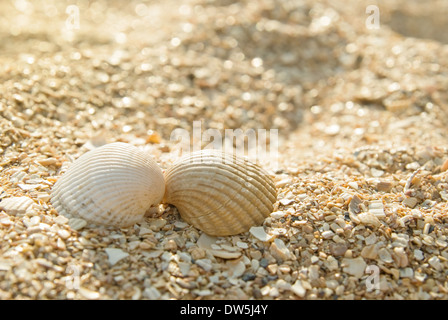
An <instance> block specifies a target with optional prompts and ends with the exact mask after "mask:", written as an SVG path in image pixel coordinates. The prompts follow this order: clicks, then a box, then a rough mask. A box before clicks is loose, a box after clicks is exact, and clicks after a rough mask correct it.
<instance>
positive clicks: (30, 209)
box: [0, 196, 38, 216]
mask: <svg viewBox="0 0 448 320" xmlns="http://www.w3.org/2000/svg"><path fill="white" fill-rule="evenodd" d="M37 207H38V205H37V203H35V202H34V200H33V199H31V198H28V197H26V196H23V197H11V198H5V199H2V200H1V201H0V210H4V211H5V212H6V213H7V214H9V215H13V216H15V215H17V214H19V215H22V214H26V213H27V214H33V213H34V212H35V210H36V209H37Z"/></svg>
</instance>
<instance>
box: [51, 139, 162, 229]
mask: <svg viewBox="0 0 448 320" xmlns="http://www.w3.org/2000/svg"><path fill="white" fill-rule="evenodd" d="M164 190H165V182H164V179H163V174H162V170H161V169H160V168H159V166H158V165H157V163H156V162H155V161H154V160H152V159H151V157H150V156H149V155H148V154H146V153H145V152H143V151H141V150H140V149H138V148H137V147H135V146H133V145H130V144H127V143H121V142H117V143H110V144H107V145H104V146H102V147H99V148H97V149H94V150H91V151H89V152H87V153H85V154H84V155H82V156H81V157H80V158H79V159H77V160H76V161H75V162H74V163H73V164H72V165H71V166H70V167H69V169H68V170H67V172H66V173H65V174H63V175H62V177H61V178H59V180H58V181H57V182H56V184H55V185H54V187H53V189H52V192H51V202H52V204H53V206H54V208H55V209H56V211H57V212H58V213H59V214H61V215H64V216H66V217H68V218H82V219H84V220H86V221H87V222H90V223H94V224H99V225H108V226H115V227H127V226H130V225H133V224H134V223H137V222H139V221H140V220H141V219H142V218H143V216H144V214H145V213H146V211H147V210H148V209H149V208H150V207H151V206H153V205H157V204H159V202H160V201H161V200H162V198H163V193H164Z"/></svg>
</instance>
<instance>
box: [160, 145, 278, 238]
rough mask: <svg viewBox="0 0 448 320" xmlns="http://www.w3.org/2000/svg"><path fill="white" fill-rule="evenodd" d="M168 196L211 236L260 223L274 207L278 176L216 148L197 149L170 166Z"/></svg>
mask: <svg viewBox="0 0 448 320" xmlns="http://www.w3.org/2000/svg"><path fill="white" fill-rule="evenodd" d="M165 182H166V191H165V198H164V201H165V202H166V203H169V204H172V205H174V206H175V207H176V208H177V210H178V211H179V213H180V215H181V217H182V218H183V219H184V220H185V221H187V222H188V223H190V224H192V225H193V226H195V227H196V228H198V229H200V230H202V231H204V232H205V233H207V234H209V235H212V236H227V235H234V234H238V233H242V232H246V231H248V230H249V229H250V228H251V227H252V226H256V225H260V224H262V223H263V221H264V219H265V218H266V217H267V216H269V214H270V213H271V212H272V210H273V204H274V203H275V202H276V199H277V193H276V189H275V185H274V181H273V180H272V179H271V177H270V176H269V175H268V174H267V173H266V172H265V171H264V170H263V169H261V168H260V167H259V166H257V165H255V164H253V163H251V162H249V161H247V160H246V159H243V158H239V157H236V156H233V155H228V154H225V153H223V152H221V151H217V150H202V151H199V152H194V153H192V154H190V155H188V156H186V157H185V158H183V159H181V160H180V161H178V162H177V163H175V164H174V165H173V166H172V167H170V168H169V169H168V170H167V171H166V172H165Z"/></svg>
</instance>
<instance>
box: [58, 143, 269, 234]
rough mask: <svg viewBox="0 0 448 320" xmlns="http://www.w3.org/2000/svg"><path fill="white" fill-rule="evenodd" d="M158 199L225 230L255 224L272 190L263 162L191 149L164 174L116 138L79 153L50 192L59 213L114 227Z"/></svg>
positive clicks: (199, 224) (197, 222) (213, 229)
mask: <svg viewBox="0 0 448 320" xmlns="http://www.w3.org/2000/svg"><path fill="white" fill-rule="evenodd" d="M162 200H163V202H165V203H169V204H172V205H174V206H175V207H176V208H177V209H178V211H179V213H180V215H181V217H182V218H183V219H184V220H185V221H187V222H188V223H190V224H192V225H193V226H195V227H196V228H198V229H200V230H202V231H204V232H205V233H207V234H209V235H213V236H226V235H233V234H238V233H242V232H245V231H248V230H249V229H250V227H252V226H255V225H260V224H261V223H262V222H263V220H264V219H265V218H266V217H267V216H268V215H269V214H270V213H271V212H272V210H273V204H274V203H275V201H276V190H275V186H274V182H273V181H272V179H271V178H270V177H269V175H268V174H267V173H266V172H265V171H264V170H263V169H261V168H260V167H258V166H257V165H255V164H253V163H251V162H249V161H247V160H245V159H241V158H238V157H236V156H231V155H227V154H225V153H222V152H220V151H216V150H202V151H199V152H196V153H192V154H190V155H189V156H187V157H184V158H183V159H181V160H180V161H178V162H177V163H175V164H174V165H173V166H172V167H170V168H169V169H168V170H166V172H165V174H163V173H162V170H161V169H160V167H159V166H158V165H157V163H156V162H155V161H154V160H153V159H152V158H151V157H150V156H149V155H148V154H146V153H145V152H143V151H141V150H140V149H138V148H137V147H135V146H132V145H130V144H127V143H121V142H117V143H111V144H107V145H105V146H102V147H100V148H97V149H94V150H92V151H89V152H87V153H85V154H84V155H82V156H81V157H80V158H79V159H77V160H76V161H75V162H74V163H73V164H72V165H71V166H70V167H69V169H68V170H67V172H66V173H65V174H63V175H62V177H61V178H60V179H59V180H58V181H57V182H56V184H55V185H54V187H53V189H52V197H51V201H52V204H53V206H54V208H55V209H56V210H57V211H58V213H59V214H62V215H64V216H67V217H68V218H79V217H80V218H82V219H84V220H86V221H88V222H90V223H94V224H98V225H108V226H115V227H129V226H131V225H133V224H135V223H137V222H139V221H141V220H142V219H143V217H144V215H145V213H146V212H147V211H148V209H149V208H150V207H152V206H155V205H158V204H159V203H161V202H162Z"/></svg>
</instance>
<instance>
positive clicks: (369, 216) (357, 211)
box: [348, 195, 381, 227]
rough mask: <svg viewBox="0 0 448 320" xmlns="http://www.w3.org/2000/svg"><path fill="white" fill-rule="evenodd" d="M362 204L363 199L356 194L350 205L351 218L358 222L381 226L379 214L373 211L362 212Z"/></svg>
mask: <svg viewBox="0 0 448 320" xmlns="http://www.w3.org/2000/svg"><path fill="white" fill-rule="evenodd" d="M361 206H362V200H361V199H360V198H359V197H358V196H357V195H354V196H353V198H352V199H351V201H350V203H349V205H348V213H349V216H350V219H351V220H352V221H353V222H355V223H357V224H363V225H370V226H374V227H379V226H380V225H381V222H380V220H379V219H378V218H377V216H376V215H375V214H374V213H372V212H371V211H368V212H361Z"/></svg>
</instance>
